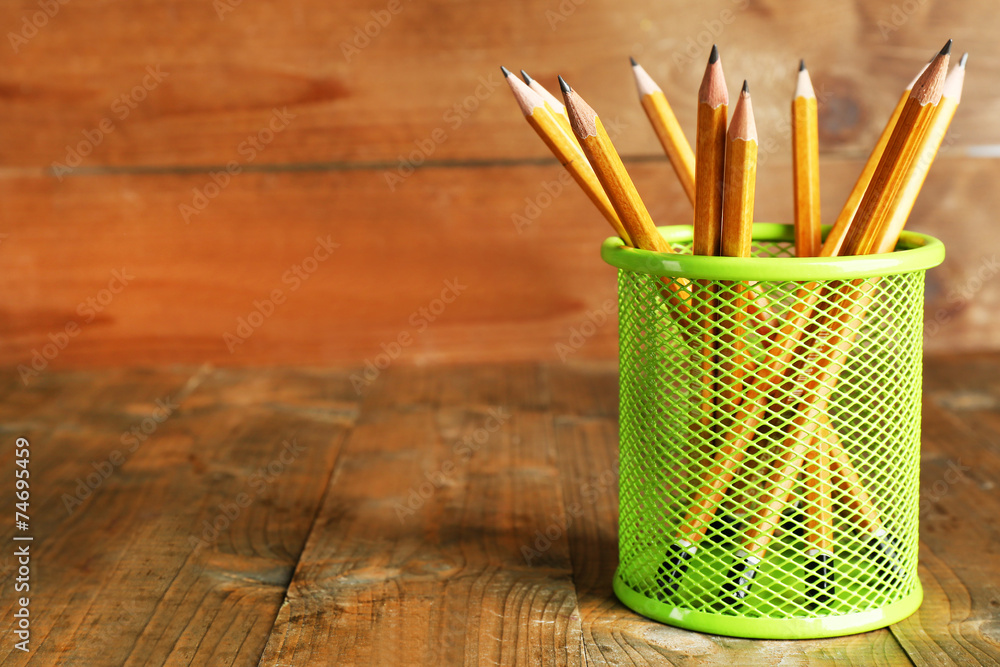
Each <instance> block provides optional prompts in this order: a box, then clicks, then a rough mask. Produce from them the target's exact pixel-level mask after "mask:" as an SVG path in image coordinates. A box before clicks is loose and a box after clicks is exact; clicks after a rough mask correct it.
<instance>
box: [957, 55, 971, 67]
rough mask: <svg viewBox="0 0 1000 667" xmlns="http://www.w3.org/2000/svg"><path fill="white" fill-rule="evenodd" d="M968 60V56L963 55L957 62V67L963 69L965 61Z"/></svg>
mask: <svg viewBox="0 0 1000 667" xmlns="http://www.w3.org/2000/svg"><path fill="white" fill-rule="evenodd" d="M968 59H969V54H968V53H963V54H962V59H961V60H959V61H958V66H959V67H961V68H962V69H965V61H966V60H968Z"/></svg>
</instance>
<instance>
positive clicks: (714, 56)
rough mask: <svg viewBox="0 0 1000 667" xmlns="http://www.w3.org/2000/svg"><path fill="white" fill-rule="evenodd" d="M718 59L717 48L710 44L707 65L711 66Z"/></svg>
mask: <svg viewBox="0 0 1000 667" xmlns="http://www.w3.org/2000/svg"><path fill="white" fill-rule="evenodd" d="M718 59H719V47H718V46H716V45H715V44H712V53H710V54H709V56H708V64H709V65H711V64H713V63H714V62H715V61H717V60H718Z"/></svg>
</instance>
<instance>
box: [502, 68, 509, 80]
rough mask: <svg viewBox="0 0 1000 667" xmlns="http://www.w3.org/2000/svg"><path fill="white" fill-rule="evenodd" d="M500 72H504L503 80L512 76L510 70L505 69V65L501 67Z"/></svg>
mask: <svg viewBox="0 0 1000 667" xmlns="http://www.w3.org/2000/svg"><path fill="white" fill-rule="evenodd" d="M500 71H501V72H503V78H505V79H506V78H507V77H509V76H510V70H509V69H507V68H506V67H504V66H503V65H500Z"/></svg>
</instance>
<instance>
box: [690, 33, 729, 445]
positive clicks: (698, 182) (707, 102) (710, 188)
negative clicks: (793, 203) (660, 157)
mask: <svg viewBox="0 0 1000 667" xmlns="http://www.w3.org/2000/svg"><path fill="white" fill-rule="evenodd" d="M728 109H729V93H727V92H726V80H725V77H724V76H723V73H722V62H721V61H720V59H719V49H718V47H716V46H715V45H712V53H711V55H710V56H709V58H708V64H707V65H706V66H705V74H704V76H703V77H702V81H701V87H700V88H699V90H698V125H697V131H696V133H695V146H696V148H697V155H696V158H695V194H694V240H693V243H692V245H691V252H692V253H693V254H695V255H718V254H719V239H720V237H721V235H722V186H723V178H724V173H723V166H724V165H725V163H726V121H727V120H728ZM698 284H699V285H700V286H701V290H700V294H702V295H703V296H702V298H701V301H702V304H701V305H700V306H697V309H698V312H699V313H701V315H702V320H701V325H700V326H701V330H702V332H703V333H702V347H701V356H702V361H701V368H702V377H701V385H702V389H701V395H702V414H703V417H702V423H703V424H704V425H705V426H706V427H707V428H709V429H710V428H711V422H712V417H713V411H714V398H713V396H714V394H715V381H714V366H715V345H714V333H715V331H714V323H715V315H714V308H713V307H714V305H715V304H714V299H713V293H714V285H713V283H712V281H709V280H702V281H698Z"/></svg>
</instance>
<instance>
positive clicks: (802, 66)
mask: <svg viewBox="0 0 1000 667" xmlns="http://www.w3.org/2000/svg"><path fill="white" fill-rule="evenodd" d="M805 69H806V61H805V60H801V59H800V60H799V71H800V72H804V71H805Z"/></svg>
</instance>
